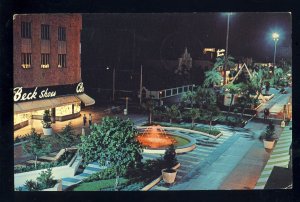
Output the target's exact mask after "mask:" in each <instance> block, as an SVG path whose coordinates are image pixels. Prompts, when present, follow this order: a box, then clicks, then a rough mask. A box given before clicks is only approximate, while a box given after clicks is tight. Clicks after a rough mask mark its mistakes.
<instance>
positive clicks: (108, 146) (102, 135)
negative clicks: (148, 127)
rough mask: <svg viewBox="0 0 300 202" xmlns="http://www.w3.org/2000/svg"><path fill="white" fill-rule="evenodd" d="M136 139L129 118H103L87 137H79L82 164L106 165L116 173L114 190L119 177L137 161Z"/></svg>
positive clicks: (138, 145)
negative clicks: (95, 163)
mask: <svg viewBox="0 0 300 202" xmlns="http://www.w3.org/2000/svg"><path fill="white" fill-rule="evenodd" d="M136 136H137V130H136V129H135V128H134V124H133V122H132V121H130V120H129V119H127V120H122V119H120V118H119V117H114V118H112V117H104V118H103V119H102V122H101V124H100V125H98V124H94V125H93V126H92V127H91V134H90V135H89V136H82V137H81V141H82V143H81V144H80V147H79V153H80V154H81V156H82V159H83V162H84V163H85V164H87V163H89V162H94V161H97V162H98V163H99V164H100V165H105V164H106V163H107V162H109V165H110V166H111V168H113V169H114V170H115V173H116V183H115V188H117V186H118V181H119V177H120V176H122V175H124V174H125V173H126V171H127V170H128V169H129V168H132V167H135V166H136V165H137V164H138V163H140V162H141V159H142V156H141V152H142V146H141V145H140V143H139V142H138V141H137V139H136Z"/></svg>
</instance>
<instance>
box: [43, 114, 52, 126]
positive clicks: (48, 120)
mask: <svg viewBox="0 0 300 202" xmlns="http://www.w3.org/2000/svg"><path fill="white" fill-rule="evenodd" d="M51 123H52V122H51V117H50V111H49V110H45V112H44V114H43V120H42V124H43V128H51Z"/></svg>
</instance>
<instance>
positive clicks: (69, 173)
mask: <svg viewBox="0 0 300 202" xmlns="http://www.w3.org/2000/svg"><path fill="white" fill-rule="evenodd" d="M80 163H81V157H80V156H79V155H78V152H77V153H76V154H75V156H74V157H73V158H72V160H71V161H70V162H69V164H68V165H65V166H59V167H53V168H52V176H53V177H54V179H61V178H63V177H73V176H74V175H75V173H76V171H77V169H78V167H79V165H80ZM46 170H47V169H41V170H34V171H29V172H24V173H17V174H14V184H15V188H17V187H20V186H24V184H25V182H26V180H36V178H37V177H38V176H40V173H41V172H42V171H46Z"/></svg>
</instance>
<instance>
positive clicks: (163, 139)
mask: <svg viewBox="0 0 300 202" xmlns="http://www.w3.org/2000/svg"><path fill="white" fill-rule="evenodd" d="M137 139H138V141H139V142H140V143H141V144H142V145H144V146H146V147H147V148H161V147H167V146H169V145H171V144H176V143H177V142H176V140H175V139H174V138H173V137H172V136H170V135H168V134H167V133H166V131H165V130H164V129H163V127H161V126H159V125H157V126H149V127H147V128H146V129H145V130H144V132H143V133H142V134H141V135H139V136H138V137H137Z"/></svg>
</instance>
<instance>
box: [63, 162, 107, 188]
mask: <svg viewBox="0 0 300 202" xmlns="http://www.w3.org/2000/svg"><path fill="white" fill-rule="evenodd" d="M105 168H106V167H105V166H99V163H98V162H93V163H90V164H88V165H87V167H86V168H85V169H84V170H83V172H82V173H81V174H79V175H75V176H74V177H65V178H62V190H65V189H66V188H68V187H70V186H72V185H75V184H78V183H80V182H81V181H82V180H84V179H85V178H87V177H89V176H90V175H92V174H94V173H97V172H100V171H102V170H104V169H105Z"/></svg>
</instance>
